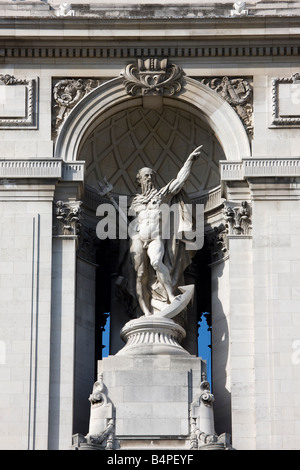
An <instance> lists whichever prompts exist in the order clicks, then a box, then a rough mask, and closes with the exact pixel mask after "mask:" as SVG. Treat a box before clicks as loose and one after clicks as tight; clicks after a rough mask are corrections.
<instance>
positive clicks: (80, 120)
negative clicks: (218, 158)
mask: <svg viewBox="0 0 300 470" xmlns="http://www.w3.org/2000/svg"><path fill="white" fill-rule="evenodd" d="M164 102H165V103H166V104H173V105H174V104H175V103H176V102H177V104H178V105H179V106H180V105H183V106H184V107H185V109H187V107H191V108H196V109H198V110H199V111H200V112H201V113H202V115H203V117H204V119H205V121H206V122H207V124H209V126H210V127H211V129H212V130H213V131H214V133H215V135H216V137H217V139H218V140H219V142H220V144H221V146H222V147H223V150H224V153H225V156H226V160H229V161H235V162H236V161H241V160H242V158H247V157H250V156H251V151H250V144H249V140H248V136H247V133H246V131H245V129H244V126H243V124H242V122H241V121H240V118H239V117H238V115H237V114H236V112H235V111H234V110H233V109H232V108H231V106H230V105H229V104H228V103H227V102H226V101H225V100H224V99H223V98H222V97H221V96H219V95H218V94H217V93H216V92H215V91H213V90H211V89H210V88H209V87H208V86H206V85H203V84H201V83H200V82H198V81H197V80H194V79H192V78H189V77H186V78H185V87H184V90H183V91H182V92H181V93H180V94H179V95H178V96H176V97H172V98H164ZM137 105H140V106H142V98H141V97H140V98H136V97H132V96H130V95H128V94H127V93H126V91H125V88H124V86H123V78H122V77H119V78H115V79H113V80H110V81H108V82H106V83H104V84H102V85H100V86H99V87H97V88H96V89H95V90H93V91H92V92H90V93H89V94H88V95H87V96H86V97H84V98H83V99H82V100H81V101H80V102H79V103H78V104H77V105H76V106H75V107H74V108H73V110H72V112H71V113H70V114H69V116H68V117H67V119H66V121H65V122H64V124H63V126H62V128H61V131H60V134H59V136H58V139H57V142H56V146H55V151H54V157H55V158H61V159H62V160H64V161H66V162H71V161H72V162H74V161H76V159H77V156H78V153H79V149H80V145H81V143H82V141H83V139H84V137H85V136H86V135H87V133H90V132H91V130H92V129H93V128H95V127H96V125H97V123H98V122H100V121H101V117H102V118H103V115H104V114H105V117H108V116H110V115H112V114H114V113H115V112H116V110H117V109H124V108H129V107H132V106H137Z"/></svg>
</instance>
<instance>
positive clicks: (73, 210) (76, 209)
mask: <svg viewBox="0 0 300 470" xmlns="http://www.w3.org/2000/svg"><path fill="white" fill-rule="evenodd" d="M81 204H82V203H81V201H70V202H63V201H57V202H56V203H55V209H54V214H55V218H56V220H57V223H56V225H55V226H54V230H53V231H54V235H65V236H68V235H69V236H74V235H78V234H79V229H80V225H81V224H80V220H81V218H82V216H81V208H80V206H81Z"/></svg>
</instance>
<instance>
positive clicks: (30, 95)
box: [0, 74, 38, 129]
mask: <svg viewBox="0 0 300 470" xmlns="http://www.w3.org/2000/svg"><path fill="white" fill-rule="evenodd" d="M37 94H38V82H37V79H19V78H15V77H14V76H13V75H9V74H5V75H2V74H1V75H0V129H24V128H26V129H36V128H37V102H38V100H37Z"/></svg>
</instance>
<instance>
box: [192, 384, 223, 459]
mask: <svg viewBox="0 0 300 470" xmlns="http://www.w3.org/2000/svg"><path fill="white" fill-rule="evenodd" d="M199 388H200V390H199V395H198V396H197V397H196V398H195V400H194V401H193V402H192V404H191V409H190V427H191V433H190V449H192V450H199V449H211V450H229V449H231V444H230V436H229V435H228V434H221V435H220V436H218V435H217V434H216V432H215V428H214V412H213V403H214V400H215V399H214V396H213V395H212V393H211V392H210V385H209V382H207V381H206V380H204V381H203V382H201V383H200V387H199Z"/></svg>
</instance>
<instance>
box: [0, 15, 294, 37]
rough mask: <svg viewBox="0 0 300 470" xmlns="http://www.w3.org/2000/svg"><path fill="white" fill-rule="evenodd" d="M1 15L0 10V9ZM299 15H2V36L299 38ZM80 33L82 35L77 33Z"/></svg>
mask: <svg viewBox="0 0 300 470" xmlns="http://www.w3.org/2000/svg"><path fill="white" fill-rule="evenodd" d="M0 16H1V12H0ZM299 20H300V15H297V16H283V17H282V16H278V15H274V16H268V17H265V16H247V17H241V18H230V17H212V18H205V17H204V18H203V17H201V18H197V17H191V16H189V15H182V16H176V15H170V16H169V17H168V16H164V17H156V16H155V15H152V16H151V15H149V16H147V15H144V16H142V15H140V16H134V15H133V16H128V17H116V16H114V15H112V16H111V17H109V15H108V13H107V12H106V16H105V17H99V16H97V17H96V18H95V17H88V16H75V17H63V18H61V17H57V16H55V15H52V16H51V15H50V12H49V16H43V17H38V16H36V17H34V16H32V15H31V16H27V17H26V16H24V17H8V16H5V17H1V18H0V37H2V38H3V39H5V38H7V39H12V38H14V39H22V40H24V39H25V40H26V39H29V38H32V39H35V40H36V39H37V38H38V39H44V40H45V39H64V40H68V39H74V38H80V39H82V40H85V39H89V40H96V39H97V40H99V39H101V40H103V39H118V40H120V39H122V38H123V39H126V40H129V39H134V38H135V39H137V38H142V39H150V38H151V39H153V38H159V37H163V38H164V39H166V38H183V39H186V38H189V39H191V38H194V39H202V40H203V39H212V38H215V39H218V38H219V39H225V38H227V39H229V38H230V39H235V40H237V39H239V40H241V39H242V40H245V39H246V38H248V39H249V38H251V40H253V39H255V38H263V39H267V38H285V39H286V38H287V37H289V38H290V37H299V36H300V30H299ZM79 32H80V35H78V33H79Z"/></svg>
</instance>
